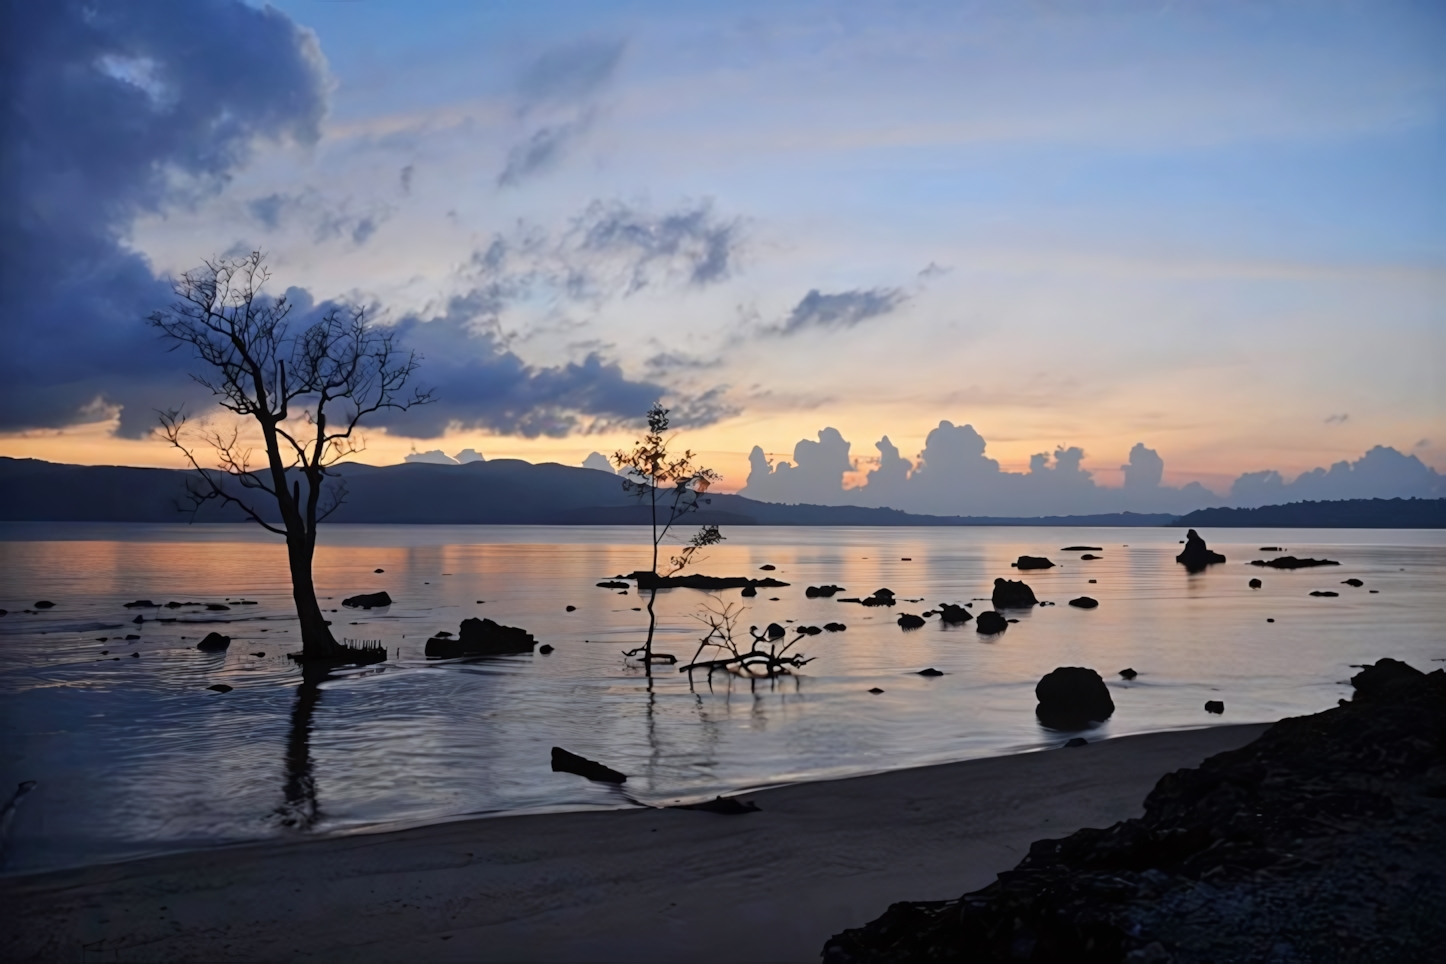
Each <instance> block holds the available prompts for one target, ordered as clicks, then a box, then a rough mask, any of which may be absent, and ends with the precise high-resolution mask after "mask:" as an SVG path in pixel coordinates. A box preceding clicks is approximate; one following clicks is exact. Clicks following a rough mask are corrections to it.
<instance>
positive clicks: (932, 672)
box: [914, 666, 944, 676]
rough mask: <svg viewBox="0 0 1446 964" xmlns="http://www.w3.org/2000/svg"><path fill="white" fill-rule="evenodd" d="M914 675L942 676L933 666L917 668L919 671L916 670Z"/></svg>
mask: <svg viewBox="0 0 1446 964" xmlns="http://www.w3.org/2000/svg"><path fill="white" fill-rule="evenodd" d="M914 675H915V676H943V675H944V674H943V673H941V672H939V671H938V670H937V669H935V668H934V667H932V666H930V667H929V668H927V669H921V670H919V671H918V672H917V673H915V674H914Z"/></svg>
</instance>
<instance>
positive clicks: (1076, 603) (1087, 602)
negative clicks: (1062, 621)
mask: <svg viewBox="0 0 1446 964" xmlns="http://www.w3.org/2000/svg"><path fill="white" fill-rule="evenodd" d="M1069 604H1070V605H1071V606H1073V607H1074V608H1076V609H1094V608H1096V607H1098V606H1099V604H1100V601H1099V600H1098V599H1091V598H1090V597H1089V596H1080V597H1079V598H1078V599H1071V600H1070V601H1069Z"/></svg>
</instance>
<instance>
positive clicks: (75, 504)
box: [0, 458, 1174, 526]
mask: <svg viewBox="0 0 1446 964" xmlns="http://www.w3.org/2000/svg"><path fill="white" fill-rule="evenodd" d="M337 471H338V474H339V475H340V476H341V477H342V478H343V479H344V480H345V481H346V485H347V491H348V494H347V500H346V503H345V504H344V505H343V506H342V507H341V508H340V509H339V510H337V512H336V513H335V514H334V515H333V516H332V517H331V519H330V520H329V521H332V522H354V523H399V524H438V525H481V524H487V525H642V524H646V523H647V521H648V513H647V509H646V508H645V507H643V506H641V505H639V504H638V503H637V501H636V499H634V498H633V497H630V496H629V495H628V494H627V493H625V492H624V491H623V488H622V480H621V479H620V478H619V477H617V476H615V475H612V474H610V473H607V472H600V471H597V470H596V469H584V468H575V467H573V466H567V465H558V464H556V463H552V462H548V463H543V464H540V465H534V464H532V463H530V462H522V461H518V460H515V459H494V460H492V461H487V462H470V463H467V464H465V465H432V464H426V463H418V462H413V463H407V464H402V465H387V466H372V465H361V464H347V465H342V466H339V467H338V469H337ZM188 474H189V473H187V472H184V471H181V470H176V469H144V468H133V467H129V466H112V465H97V466H87V465H64V464H58V463H53V462H43V461H40V460H38V459H12V458H0V521H7V522H24V521H29V522H183V521H186V520H187V519H188V518H189V516H188V515H187V514H185V513H182V512H180V511H178V510H177V508H176V504H175V503H176V502H177V501H179V500H180V499H181V498H182V496H183V495H184V493H185V480H186V477H187V475H188ZM707 498H708V500H709V501H708V504H707V505H706V506H705V507H704V508H703V509H702V510H700V511H699V512H698V513H696V514H693V515H690V516H689V517H688V522H689V524H690V525H692V524H700V525H701V524H707V523H715V524H718V525H834V526H960V525H1074V526H1158V525H1165V524H1167V523H1169V522H1170V521H1172V519H1173V518H1174V517H1173V516H1171V515H1166V514H1158V513H1156V514H1139V513H1132V512H1122V513H1112V514H1108V515H1088V516H1047V517H1039V518H1012V517H1011V518H991V517H970V516H929V515H913V514H911V513H907V512H899V511H897V510H894V509H867V508H859V507H857V506H824V505H779V504H775V503H770V502H756V501H754V500H752V499H747V498H744V497H742V496H737V495H724V494H718V495H711V496H708V497H707ZM256 504H257V505H258V507H260V509H261V511H262V513H263V515H264V516H266V517H268V518H271V517H273V516H274V514H275V507H274V505H272V506H269V507H268V506H266V504H265V503H264V502H263V501H261V500H257V503H256ZM268 509H269V511H268ZM196 521H198V522H242V521H245V519H244V517H243V516H242V515H241V513H240V512H238V511H236V510H235V509H226V508H225V507H222V506H207V507H206V508H205V509H203V510H202V512H201V513H199V514H198V515H197V517H196Z"/></svg>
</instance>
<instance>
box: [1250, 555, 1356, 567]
mask: <svg viewBox="0 0 1446 964" xmlns="http://www.w3.org/2000/svg"><path fill="white" fill-rule="evenodd" d="M1250 564H1251V565H1252V566H1269V567H1270V568H1271V569H1313V568H1315V567H1316V566H1339V565H1340V563H1339V562H1336V561H1335V560H1334V559H1297V558H1296V557H1295V556H1281V557H1280V558H1278V559H1252V560H1251V561H1250Z"/></svg>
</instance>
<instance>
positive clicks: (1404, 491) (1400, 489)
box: [1229, 445, 1446, 507]
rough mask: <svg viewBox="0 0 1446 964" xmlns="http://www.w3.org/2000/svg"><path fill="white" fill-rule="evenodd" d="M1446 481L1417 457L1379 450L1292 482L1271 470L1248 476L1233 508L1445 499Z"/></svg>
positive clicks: (1239, 484) (1233, 497) (1236, 489)
mask: <svg viewBox="0 0 1446 964" xmlns="http://www.w3.org/2000/svg"><path fill="white" fill-rule="evenodd" d="M1443 496H1446V481H1443V478H1442V476H1441V475H1440V473H1438V472H1437V471H1436V470H1435V469H1433V468H1431V467H1430V466H1428V465H1426V464H1425V463H1423V462H1422V461H1421V460H1420V459H1418V458H1417V457H1416V456H1414V455H1405V454H1403V453H1401V452H1398V451H1397V450H1396V449H1394V448H1390V447H1388V446H1384V445H1377V446H1376V447H1375V448H1373V449H1371V450H1370V451H1368V452H1366V453H1365V454H1364V455H1362V456H1361V457H1360V458H1359V459H1357V460H1356V461H1354V462H1351V461H1348V460H1342V461H1340V462H1336V463H1335V464H1334V465H1332V466H1331V467H1330V468H1328V469H1327V468H1317V469H1311V470H1310V471H1309V472H1302V473H1301V474H1300V475H1299V476H1297V477H1296V478H1295V480H1294V481H1292V482H1286V481H1285V478H1284V476H1282V475H1281V474H1280V473H1279V472H1277V471H1275V470H1273V469H1271V470H1265V471H1262V472H1247V473H1245V474H1244V475H1242V476H1240V478H1238V479H1236V480H1235V483H1234V484H1233V485H1232V486H1231V487H1230V502H1229V504H1231V505H1236V506H1241V507H1254V506H1259V505H1272V504H1276V503H1281V502H1301V501H1305V500H1313V501H1319V500H1322V499H1376V498H1380V499H1392V498H1413V497H1414V498H1421V499H1439V498H1442V497H1443Z"/></svg>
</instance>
